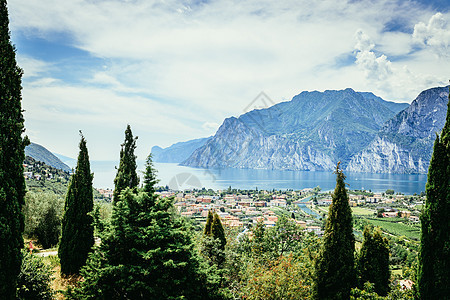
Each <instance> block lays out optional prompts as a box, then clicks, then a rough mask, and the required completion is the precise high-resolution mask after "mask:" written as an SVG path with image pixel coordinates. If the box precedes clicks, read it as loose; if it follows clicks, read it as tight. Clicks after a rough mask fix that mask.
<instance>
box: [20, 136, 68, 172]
mask: <svg viewBox="0 0 450 300" xmlns="http://www.w3.org/2000/svg"><path fill="white" fill-rule="evenodd" d="M25 156H30V157H32V158H33V159H34V160H37V161H41V162H44V163H46V164H47V165H49V166H51V167H53V168H56V169H60V170H63V171H66V172H71V171H72V169H71V168H70V167H69V166H68V165H66V164H65V163H63V162H62V161H61V160H60V159H59V158H58V157H57V156H56V155H54V154H53V153H52V152H50V151H49V150H47V149H46V148H45V147H44V146H41V145H39V144H36V143H30V145H28V146H26V147H25Z"/></svg>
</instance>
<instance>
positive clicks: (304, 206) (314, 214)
mask: <svg viewBox="0 0 450 300" xmlns="http://www.w3.org/2000/svg"><path fill="white" fill-rule="evenodd" d="M311 198H312V196H309V197H306V198H304V199H302V200H300V203H297V206H298V207H299V208H300V209H301V210H303V211H304V212H305V213H307V214H308V215H311V216H314V217H315V218H318V219H320V218H322V216H320V215H319V214H317V213H316V212H315V211H313V210H311V209H309V208H308V207H307V206H306V204H302V203H301V202H309V201H310V200H311Z"/></svg>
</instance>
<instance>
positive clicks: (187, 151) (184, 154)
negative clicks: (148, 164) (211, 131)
mask: <svg viewBox="0 0 450 300" xmlns="http://www.w3.org/2000/svg"><path fill="white" fill-rule="evenodd" d="M210 139H211V137H207V138H200V139H195V140H190V141H187V142H179V143H176V144H173V145H172V146H170V147H167V148H161V147H159V146H154V147H152V151H151V152H152V155H153V161H155V162H164V163H181V162H182V161H184V160H186V159H187V158H188V157H189V156H191V154H192V153H193V152H194V151H195V150H196V149H198V148H200V147H202V146H203V145H205V144H206V143H207V142H208V141H209V140H210Z"/></svg>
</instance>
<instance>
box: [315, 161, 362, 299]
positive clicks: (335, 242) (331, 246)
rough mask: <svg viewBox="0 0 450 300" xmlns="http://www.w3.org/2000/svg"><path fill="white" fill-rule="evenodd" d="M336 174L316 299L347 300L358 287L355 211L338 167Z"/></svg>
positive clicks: (318, 268) (319, 260)
mask: <svg viewBox="0 0 450 300" xmlns="http://www.w3.org/2000/svg"><path fill="white" fill-rule="evenodd" d="M335 173H336V188H335V189H334V193H333V194H332V204H331V206H330V209H329V213H328V219H327V221H326V224H325V233H324V237H323V246H322V248H321V250H320V253H319V256H318V258H317V260H316V263H315V282H314V297H315V298H316V299H348V298H349V296H350V290H351V288H353V287H355V285H356V274H355V266H354V264H355V261H354V252H355V237H354V236H353V226H352V211H351V209H350V206H349V201H348V195H347V191H346V189H345V182H344V180H345V175H344V173H343V171H342V170H341V169H340V168H339V163H338V164H337V166H336V172H335Z"/></svg>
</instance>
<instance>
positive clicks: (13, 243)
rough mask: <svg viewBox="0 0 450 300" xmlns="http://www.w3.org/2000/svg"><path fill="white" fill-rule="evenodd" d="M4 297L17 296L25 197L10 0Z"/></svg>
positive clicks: (1, 80) (1, 128)
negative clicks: (11, 34)
mask: <svg viewBox="0 0 450 300" xmlns="http://www.w3.org/2000/svg"><path fill="white" fill-rule="evenodd" d="M0 53H1V55H0V245H1V253H0V270H1V272H0V298H1V299H13V298H15V294H16V280H17V275H18V274H19V272H20V266H21V261H22V254H21V252H20V249H21V248H22V247H23V238H22V232H23V228H24V217H23V215H22V212H21V209H22V206H23V204H24V197H25V179H24V177H23V161H24V159H25V152H24V148H25V146H26V145H27V144H28V143H29V141H28V138H27V137H25V138H22V136H21V135H22V133H23V132H24V125H23V123H24V119H23V116H22V106H21V100H22V96H21V89H22V87H21V82H22V79H21V78H22V70H21V69H20V68H19V67H18V66H17V63H16V53H15V48H14V46H13V45H12V44H11V41H10V34H9V20H8V9H7V6H6V0H1V1H0Z"/></svg>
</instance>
